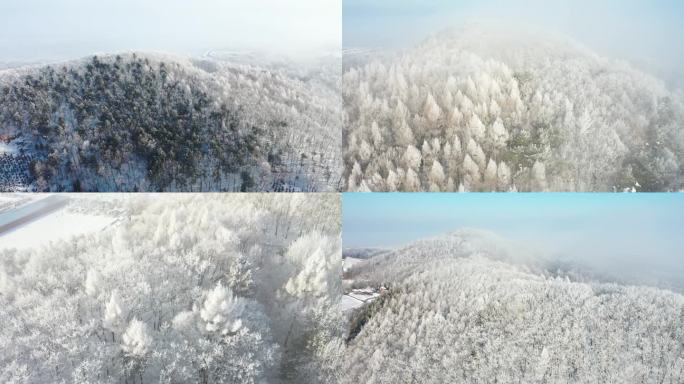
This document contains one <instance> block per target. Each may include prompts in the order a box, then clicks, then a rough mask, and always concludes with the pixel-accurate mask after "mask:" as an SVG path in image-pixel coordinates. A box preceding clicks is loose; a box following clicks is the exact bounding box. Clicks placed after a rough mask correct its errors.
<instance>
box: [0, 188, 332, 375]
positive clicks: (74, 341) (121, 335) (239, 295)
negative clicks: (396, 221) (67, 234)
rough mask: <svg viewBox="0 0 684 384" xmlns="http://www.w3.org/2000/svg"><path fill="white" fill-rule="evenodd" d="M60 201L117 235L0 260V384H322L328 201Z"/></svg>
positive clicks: (226, 197) (309, 197)
mask: <svg viewBox="0 0 684 384" xmlns="http://www.w3.org/2000/svg"><path fill="white" fill-rule="evenodd" d="M73 199H74V201H72V202H71V203H70V205H69V206H68V207H67V208H66V209H72V210H85V211H87V212H90V213H93V214H101V215H102V214H107V215H114V216H115V217H116V222H115V223H114V224H113V225H112V226H110V227H108V228H106V229H105V230H104V231H102V232H99V233H94V234H90V235H83V236H79V237H76V238H73V239H69V240H66V241H60V242H58V243H54V244H51V245H50V246H49V247H41V248H32V249H26V250H21V251H18V250H11V249H10V250H4V251H0V323H2V324H3V327H2V329H1V330H0V350H2V353H1V354H0V382H3V383H46V382H61V381H64V382H83V383H86V382H87V383H93V382H97V383H131V384H135V383H157V382H160V383H206V384H209V383H264V382H271V383H279V382H292V383H302V382H313V383H316V382H321V383H324V382H330V380H331V372H332V371H331V367H333V365H332V364H331V363H330V356H334V355H333V352H335V351H337V349H336V347H337V346H339V345H340V340H342V339H343V337H342V335H343V333H344V328H343V324H342V322H341V314H340V313H339V310H338V307H337V302H338V301H339V297H340V291H339V290H340V286H339V275H340V273H341V246H340V239H339V231H340V227H339V225H340V223H339V217H340V214H339V197H338V196H336V195H333V194H321V195H314V194H297V195H294V194H290V195H251V194H223V195H211V196H210V195H182V196H181V195H164V196H159V195H158V196H154V197H152V196H146V195H140V196H127V197H124V198H115V199H113V200H105V201H104V202H102V201H99V199H97V198H95V199H92V198H90V199H85V200H82V198H77V197H74V198H73ZM65 224H67V225H68V223H65Z"/></svg>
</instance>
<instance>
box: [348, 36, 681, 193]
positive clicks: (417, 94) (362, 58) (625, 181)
mask: <svg viewBox="0 0 684 384" xmlns="http://www.w3.org/2000/svg"><path fill="white" fill-rule="evenodd" d="M347 52H348V54H347V56H346V57H345V59H344V74H343V80H342V83H343V92H342V93H343V95H342V96H343V100H344V132H343V142H344V146H345V149H344V162H345V171H344V179H345V183H346V187H347V190H349V191H515V190H518V191H672V190H681V189H682V188H684V129H683V127H684V94H683V93H682V91H681V90H679V89H672V87H668V86H667V84H665V83H664V82H663V81H661V80H659V79H657V78H655V77H654V76H651V75H649V74H647V73H645V72H641V71H639V70H638V69H636V68H635V67H633V66H632V65H630V64H629V63H627V62H624V61H617V60H613V59H610V58H607V57H602V56H600V55H598V54H596V53H594V52H592V51H590V50H589V49H587V48H585V47H583V46H581V45H580V44H578V43H576V42H574V41H571V40H570V39H568V38H565V37H562V36H556V35H553V34H542V33H539V32H536V33H533V32H531V31H523V30H518V29H517V28H513V27H498V26H492V25H487V24H476V23H474V24H468V25H466V26H463V27H459V28H454V29H450V30H447V31H444V32H442V33H439V34H436V35H434V36H432V37H430V38H428V39H427V40H425V41H424V42H423V43H421V44H419V45H418V46H416V47H413V48H411V49H407V50H405V51H401V52H396V53H391V52H381V51H372V50H371V51H370V52H369V51H367V50H365V51H364V50H362V51H361V53H360V54H355V53H354V51H353V50H348V51H347Z"/></svg>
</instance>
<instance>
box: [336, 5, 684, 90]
mask: <svg viewBox="0 0 684 384" xmlns="http://www.w3.org/2000/svg"><path fill="white" fill-rule="evenodd" d="M343 15H344V23H343V45H344V46H351V47H357V46H364V47H367V46H370V47H376V48H377V47H382V48H401V47H405V46H410V45H412V44H415V43H417V42H419V41H421V40H422V39H423V38H424V37H425V36H427V35H429V34H431V33H434V32H437V31H439V30H440V29H443V28H445V27H447V26H452V25H458V24H461V23H463V22H467V21H478V20H479V21H481V20H484V21H489V22H499V23H509V24H510V23H514V24H521V25H525V26H532V27H534V28H539V29H542V30H551V31H554V32H559V33H562V34H565V35H568V36H570V37H572V38H574V39H576V40H578V41H580V42H582V43H584V44H585V45H588V46H589V47H591V48H593V49H594V50H596V51H598V52H599V53H601V54H605V55H607V56H610V57H615V58H621V59H626V60H629V61H632V62H634V63H637V64H638V65H640V66H641V67H646V69H649V70H651V71H653V72H657V74H658V75H661V76H662V77H667V78H668V80H669V79H670V78H673V77H676V80H677V81H680V78H681V77H684V76H681V75H682V74H683V72H682V70H681V68H682V67H684V50H682V49H681V46H682V44H681V42H680V41H681V36H684V23H682V22H681V20H682V19H684V1H679V0H573V1H570V0H451V1H449V0H398V1H391V0H344V3H343Z"/></svg>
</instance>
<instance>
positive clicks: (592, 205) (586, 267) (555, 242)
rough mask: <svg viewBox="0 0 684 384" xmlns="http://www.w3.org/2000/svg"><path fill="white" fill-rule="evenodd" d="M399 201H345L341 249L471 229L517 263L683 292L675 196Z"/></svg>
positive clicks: (682, 245) (421, 197) (680, 205)
mask: <svg viewBox="0 0 684 384" xmlns="http://www.w3.org/2000/svg"><path fill="white" fill-rule="evenodd" d="M405 195H407V194H382V196H349V194H347V195H345V196H344V197H343V199H344V216H343V243H344V246H345V247H346V248H352V247H359V248H360V247H368V248H373V247H395V248H398V247H402V246H405V245H409V244H411V243H414V242H416V241H420V240H423V239H426V238H431V237H434V236H441V235H443V234H445V233H451V232H453V231H455V230H459V229H463V228H476V229H478V230H484V231H489V232H491V233H493V234H495V236H488V237H486V239H487V242H491V243H497V244H492V246H496V245H498V244H513V245H511V246H508V245H507V248H508V249H510V252H508V253H509V254H510V256H511V257H510V261H513V262H516V263H517V260H519V261H521V263H524V264H528V265H529V264H530V263H532V264H539V265H544V266H550V267H551V270H552V272H555V270H556V269H560V270H561V271H565V272H570V271H571V272H573V273H577V277H583V278H587V279H596V280H600V281H608V282H617V283H627V284H637V285H642V284H643V285H649V286H657V287H660V288H666V289H671V290H675V291H678V292H684V262H682V261H683V258H684V238H682V236H681V233H680V231H681V228H683V227H684V217H682V214H681V213H682V212H684V197H682V195H680V194H651V195H646V194H465V195H463V194H458V195H457V194H436V195H437V196H433V195H435V194H429V193H425V194H421V193H416V194H410V195H411V196H405ZM414 195H415V196H414ZM516 244H517V245H516ZM529 255H533V257H532V258H530V257H529Z"/></svg>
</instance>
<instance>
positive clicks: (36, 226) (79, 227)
mask: <svg viewBox="0 0 684 384" xmlns="http://www.w3.org/2000/svg"><path fill="white" fill-rule="evenodd" d="M115 221H116V218H115V217H113V216H103V215H89V214H86V213H77V212H72V211H70V210H69V209H68V208H67V207H62V208H60V209H59V210H57V211H55V212H52V213H49V214H47V215H45V216H42V217H39V218H38V219H36V220H33V221H31V222H29V223H27V224H25V225H22V226H20V227H18V228H16V229H13V230H10V231H8V232H6V233H2V234H0V250H3V249H12V248H16V249H29V248H39V247H43V246H47V245H50V243H52V242H55V241H58V240H68V239H70V238H73V237H75V236H79V235H84V234H87V233H93V232H97V231H101V230H102V229H104V228H106V227H108V226H109V225H111V224H113V223H114V222H115Z"/></svg>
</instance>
